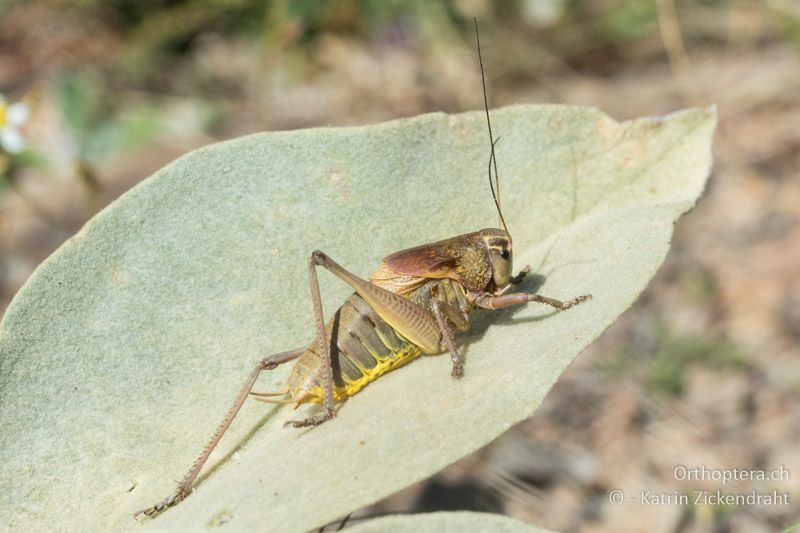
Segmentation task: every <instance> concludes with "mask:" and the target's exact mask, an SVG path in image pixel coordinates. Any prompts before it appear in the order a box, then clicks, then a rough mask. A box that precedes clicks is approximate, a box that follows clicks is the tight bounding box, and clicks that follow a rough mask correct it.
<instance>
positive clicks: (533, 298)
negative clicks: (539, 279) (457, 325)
mask: <svg viewBox="0 0 800 533" xmlns="http://www.w3.org/2000/svg"><path fill="white" fill-rule="evenodd" d="M591 299H592V295H591V294H582V295H581V296H578V297H577V298H573V299H572V300H568V301H566V302H562V301H561V300H556V299H555V298H548V297H547V296H542V295H541V294H530V293H527V292H514V293H511V294H502V295H500V296H493V295H491V294H486V293H484V294H481V295H480V296H478V297H477V298H476V299H475V304H476V305H477V306H478V307H482V308H484V309H502V308H504V307H510V306H512V305H519V304H524V303H528V302H539V303H543V304H546V305H549V306H551V307H555V308H556V309H558V310H560V311H563V310H564V309H569V308H570V307H572V306H573V305H577V304H579V303H581V302H585V301H586V300H591Z"/></svg>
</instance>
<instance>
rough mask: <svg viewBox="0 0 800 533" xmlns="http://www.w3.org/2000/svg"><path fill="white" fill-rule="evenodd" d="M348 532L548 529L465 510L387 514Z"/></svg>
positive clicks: (518, 532) (524, 532) (519, 532)
mask: <svg viewBox="0 0 800 533" xmlns="http://www.w3.org/2000/svg"><path fill="white" fill-rule="evenodd" d="M347 531H348V532H349V533H384V532H386V531H391V532H392V533H464V532H471V531H472V532H481V531H487V532H488V531H491V532H492V533H551V532H549V531H548V530H545V529H540V528H538V527H533V526H531V525H529V524H526V523H525V522H520V521H519V520H515V519H513V518H510V517H508V516H502V515H496V514H489V513H470V512H465V511H460V512H449V513H445V512H442V513H427V514H415V515H390V516H384V517H381V518H375V519H373V520H368V521H367V522H364V523H363V524H359V525H357V526H355V527H351V528H350V529H348V530H347Z"/></svg>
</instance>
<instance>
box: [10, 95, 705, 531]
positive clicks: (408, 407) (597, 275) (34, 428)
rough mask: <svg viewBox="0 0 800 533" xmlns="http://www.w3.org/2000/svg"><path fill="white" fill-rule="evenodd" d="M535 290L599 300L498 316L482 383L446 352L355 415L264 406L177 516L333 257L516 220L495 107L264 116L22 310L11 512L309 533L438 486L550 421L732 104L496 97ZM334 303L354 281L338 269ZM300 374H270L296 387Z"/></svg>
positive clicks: (700, 176)
mask: <svg viewBox="0 0 800 533" xmlns="http://www.w3.org/2000/svg"><path fill="white" fill-rule="evenodd" d="M492 118H493V127H494V129H495V131H496V133H497V135H498V136H499V137H500V138H501V140H500V142H499V144H498V145H497V161H498V167H499V170H500V176H501V187H502V190H501V199H502V204H503V208H504V211H505V215H506V219H507V221H508V225H509V229H510V231H511V234H512V236H513V238H514V255H515V265H516V268H517V269H519V268H520V267H521V266H523V265H525V264H530V265H531V266H532V268H533V272H534V273H535V274H538V276H531V277H530V279H529V280H526V282H525V283H523V284H522V285H521V286H519V287H518V288H517V289H516V290H529V291H530V290H536V291H537V292H540V293H542V294H545V295H548V296H551V297H555V298H560V299H569V298H571V297H574V296H577V295H579V294H583V293H587V292H590V293H592V294H593V296H594V299H593V300H592V301H590V302H586V303H583V304H581V305H579V306H577V307H575V308H573V309H569V310H568V311H565V312H560V313H555V312H553V311H552V310H551V309H550V308H548V307H544V306H541V305H536V304H529V305H528V306H520V307H517V308H514V309H507V310H504V311H499V312H488V311H477V312H476V313H475V314H474V315H473V318H474V324H473V327H472V329H471V333H470V334H469V335H467V336H466V337H462V338H460V342H461V343H462V345H463V346H464V352H465V355H466V365H465V376H464V377H463V378H462V379H461V380H455V379H453V378H451V377H450V358H449V356H447V355H443V356H437V357H422V358H420V359H418V360H416V361H413V362H412V363H411V364H409V365H407V366H405V367H403V368H400V369H398V370H396V371H393V372H390V373H389V374H387V375H385V376H383V377H381V378H380V379H378V380H377V381H375V382H374V383H372V384H370V385H368V386H367V387H366V388H365V389H364V390H363V391H362V392H360V393H359V394H357V395H356V396H354V397H353V398H351V399H350V400H349V401H347V403H346V404H345V405H344V406H343V407H342V408H341V409H340V411H339V415H338V417H337V418H336V419H334V420H332V421H330V422H327V423H325V424H323V425H321V426H319V427H316V428H312V429H305V430H296V429H284V428H283V427H282V424H283V422H284V421H286V420H288V419H290V418H297V417H299V416H302V414H303V413H302V412H300V413H298V412H294V411H292V408H291V407H273V406H269V405H266V404H263V403H259V402H255V401H248V402H246V403H245V406H244V407H243V409H242V412H241V413H240V415H239V417H238V418H237V419H236V420H235V421H234V423H233V425H232V426H231V429H230V430H229V432H228V433H227V434H226V435H225V438H224V439H223V440H222V442H221V443H220V446H219V447H218V448H217V450H216V451H215V452H214V454H213V455H212V457H211V459H210V461H209V463H208V465H207V466H206V469H205V470H204V472H203V474H202V475H201V477H200V480H199V483H196V485H195V490H194V492H193V493H192V494H191V496H190V497H189V498H188V499H187V500H186V501H184V502H182V503H181V504H179V505H178V506H176V507H174V508H171V509H169V510H168V511H167V512H165V513H163V514H162V515H161V516H159V517H157V518H156V519H154V520H142V521H141V522H136V521H134V520H133V518H132V513H133V512H134V511H137V510H139V509H141V508H143V507H147V506H149V505H151V504H153V503H154V502H156V501H158V500H160V499H161V498H163V497H164V496H166V495H167V494H169V493H170V492H171V491H172V490H173V488H174V486H175V482H174V480H176V479H180V478H181V477H182V476H183V474H184V472H185V470H186V469H187V468H188V466H189V465H190V463H191V462H192V460H193V459H194V458H195V456H196V455H197V454H198V453H199V452H200V450H201V448H202V447H203V446H204V444H205V443H206V441H207V439H208V438H209V437H210V436H211V434H212V433H213V431H214V429H215V428H216V425H217V423H218V422H219V420H220V419H221V418H222V417H223V415H224V414H225V412H226V410H227V409H228V406H229V402H230V401H232V400H233V397H234V396H235V394H236V393H237V392H238V390H239V387H240V386H241V385H242V383H243V382H244V380H245V378H246V376H247V374H248V373H249V372H250V370H251V369H252V368H253V366H254V365H255V363H256V362H257V361H258V360H259V359H260V358H262V357H264V356H266V355H269V354H271V353H274V352H278V351H283V350H288V349H291V348H296V347H300V346H304V345H306V344H308V343H309V342H310V340H311V339H312V338H313V336H314V321H313V317H312V313H311V311H312V305H311V299H310V291H309V286H308V277H307V260H308V257H309V255H310V252H311V251H312V250H314V249H317V248H319V249H321V250H323V251H324V252H326V253H327V254H328V255H330V256H331V257H332V258H334V259H335V260H336V261H338V262H339V263H340V264H342V265H344V266H345V267H347V268H349V269H350V270H351V271H353V272H355V273H356V274H359V275H361V276H362V277H366V276H368V275H369V274H370V273H371V272H372V271H373V270H374V269H375V268H376V267H377V266H378V264H379V263H380V259H381V258H382V257H383V256H385V255H388V254H389V253H392V252H395V251H397V250H400V249H403V248H406V247H410V246H414V245H417V244H422V243H424V242H432V241H435V240H439V239H443V238H447V237H451V236H454V235H458V234H462V233H468V232H471V231H476V230H478V229H481V228H484V227H496V226H497V225H498V222H497V213H496V211H495V209H494V204H493V203H492V200H491V196H490V193H489V188H488V184H487V164H488V156H489V150H488V139H487V133H486V124H485V117H484V116H483V114H482V113H481V112H473V113H465V114H461V115H453V116H450V115H444V114H431V115H424V116H419V117H415V118H411V119H405V120H397V121H393V122H388V123H385V124H377V125H373V126H366V127H357V128H337V129H334V128H321V129H309V130H301V131H291V132H276V133H260V134H255V135H250V136H247V137H243V138H240V139H235V140H232V141H229V142H223V143H219V144H214V145H211V146H208V147H206V148H202V149H200V150H196V151H194V152H191V153H189V154H187V155H186V156H184V157H181V158H180V159H178V160H177V161H175V162H173V163H171V164H169V165H167V166H166V167H165V168H163V169H162V170H160V171H159V172H157V173H156V174H155V175H153V176H152V177H151V178H149V179H147V180H145V181H144V182H143V183H141V184H140V185H138V186H137V187H135V188H134V189H133V190H131V191H130V192H128V193H126V194H125V195H124V196H122V197H121V198H119V199H118V200H117V201H116V202H114V203H113V204H112V205H111V206H109V207H108V208H107V209H105V210H104V211H103V212H101V213H100V214H99V215H97V216H96V217H94V218H93V219H92V220H90V221H89V222H88V223H87V224H86V226H85V227H84V228H83V229H82V230H81V231H80V232H79V233H78V234H77V235H75V236H74V237H73V238H71V239H70V240H69V241H68V242H67V243H65V244H64V245H63V246H62V247H61V248H60V249H59V250H58V251H56V252H55V253H54V254H53V255H52V256H51V257H50V258H49V259H48V260H47V261H45V262H44V263H43V264H42V265H41V266H40V267H39V268H38V269H37V270H36V272H35V273H34V274H33V275H32V276H31V278H30V280H29V281H28V283H27V284H26V285H25V286H24V287H23V288H22V290H20V291H19V294H17V296H16V298H15V300H14V302H13V303H12V304H11V306H10V307H9V308H8V311H7V313H6V315H5V317H4V318H3V321H2V323H0V425H1V427H2V428H3V429H2V433H0V486H1V487H2V491H0V523H2V524H5V525H6V526H8V527H9V528H10V529H11V530H19V529H25V530H26V531H37V530H38V531H53V530H80V531H110V530H114V531H124V530H146V529H151V528H152V529H157V530H175V531H179V530H198V529H203V528H210V527H213V526H215V525H219V524H221V523H225V524H226V527H228V530H235V531H244V530H263V529H266V530H280V531H305V530H308V529H311V528H313V527H316V526H319V525H321V524H324V523H327V522H330V521H333V520H335V519H337V517H340V516H342V515H344V514H346V513H348V512H350V511H352V510H354V509H357V508H360V507H362V506H365V505H368V504H370V503H372V502H375V501H376V500H378V499H380V498H382V497H384V496H388V495H390V494H392V493H394V492H396V491H398V490H399V489H401V488H403V487H406V486H408V485H410V484H412V483H414V482H416V481H419V480H421V479H424V478H426V477H428V476H430V475H431V474H433V473H435V472H437V471H438V470H440V469H442V468H443V467H445V466H447V465H448V464H450V463H453V462H454V461H456V460H458V459H459V458H461V457H463V456H465V455H467V454H469V453H471V452H473V451H475V450H477V449H478V448H480V447H481V446H484V445H485V444H487V443H489V442H490V441H491V440H493V439H494V438H496V437H497V436H498V435H500V434H501V433H503V432H504V431H505V430H506V429H508V428H509V427H510V426H511V425H513V424H515V423H517V422H519V421H520V420H522V419H524V418H526V417H528V416H530V415H531V414H532V413H533V412H534V410H535V409H536V407H537V406H538V405H539V404H540V402H541V401H542V399H543V398H544V396H545V394H547V391H548V390H549V389H550V388H551V387H552V385H553V384H554V383H555V381H556V379H558V376H559V375H560V374H561V372H563V371H564V369H565V368H566V367H567V365H569V364H570V362H571V361H572V360H573V359H574V358H575V356H576V355H577V354H578V353H579V352H580V351H581V350H582V349H583V348H584V347H585V346H586V345H587V344H589V343H590V342H591V341H592V340H593V339H594V338H596V337H597V336H598V335H599V334H600V333H601V332H602V331H603V330H604V329H605V328H607V327H608V326H609V325H610V324H611V323H612V322H613V321H614V320H615V319H616V317H618V316H619V315H620V314H621V313H622V312H623V311H624V310H625V309H626V308H628V307H629V306H630V305H631V304H632V303H633V301H634V300H635V299H636V297H637V296H638V295H639V294H640V293H641V291H642V290H643V289H644V287H645V286H646V285H647V283H648V282H649V280H650V279H651V278H652V277H653V275H654V274H655V272H656V270H657V269H658V268H659V266H660V265H661V263H662V262H663V260H664V257H665V255H666V253H667V250H668V248H669V245H670V240H671V237H672V229H673V224H674V222H675V221H676V219H677V218H678V217H679V216H680V215H681V214H682V213H684V212H686V211H687V210H689V209H691V207H692V206H693V205H694V203H695V201H696V200H697V198H698V196H699V195H700V194H701V192H702V190H703V187H704V184H705V181H706V178H707V176H708V173H709V168H710V165H711V139H712V135H713V131H714V128H715V125H716V114H715V111H714V110H713V109H705V110H704V109H692V110H687V111H682V112H678V113H675V114H673V115H670V116H667V117H658V118H644V119H639V120H635V121H630V122H624V123H617V122H615V121H613V120H612V119H610V118H608V117H607V116H606V115H604V114H603V113H601V112H600V111H597V110H595V109H590V108H582V107H568V106H532V105H526V106H515V107H508V108H504V109H500V110H497V111H493V112H492ZM320 280H321V286H322V295H323V302H324V307H325V310H326V314H327V316H328V317H329V316H330V315H331V313H332V312H333V311H334V310H335V309H336V307H338V305H340V304H341V303H342V302H343V301H344V299H345V298H346V297H347V295H348V294H349V293H350V292H351V290H350V289H349V288H348V287H347V286H346V285H345V284H344V283H342V282H341V281H339V280H337V279H336V278H334V277H333V276H332V275H330V274H328V273H326V272H324V271H322V272H320ZM289 367H290V365H284V367H281V368H279V369H278V370H275V371H272V372H266V373H264V374H263V375H262V377H261V379H260V380H259V383H258V384H257V386H256V390H258V391H263V390H279V389H281V388H282V387H283V383H284V380H285V377H286V375H287V374H288V371H289Z"/></svg>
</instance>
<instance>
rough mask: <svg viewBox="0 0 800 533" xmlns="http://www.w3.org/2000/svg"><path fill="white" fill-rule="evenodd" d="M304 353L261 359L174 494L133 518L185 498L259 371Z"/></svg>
mask: <svg viewBox="0 0 800 533" xmlns="http://www.w3.org/2000/svg"><path fill="white" fill-rule="evenodd" d="M304 351H305V348H298V349H296V350H289V351H288V352H280V353H276V354H274V355H271V356H269V357H265V358H264V359H262V360H261V361H260V362H259V363H258V365H256V367H255V368H254V369H253V371H252V372H250V376H248V378H247V381H245V383H244V385H243V386H242V389H241V390H240V391H239V395H238V396H237V397H236V400H235V401H234V402H233V405H231V407H230V409H228V413H227V414H226V415H225V418H223V419H222V422H220V424H219V426H218V427H217V431H216V432H215V433H214V436H213V437H211V440H210V441H209V442H208V444H207V445H206V447H205V448H204V449H203V452H202V453H201V454H200V456H198V458H197V459H195V461H194V463H192V466H191V468H190V469H189V471H188V472H187V473H186V475H185V476H184V477H183V479H182V480H181V481H180V483H178V487H177V488H176V489H175V492H173V493H172V494H170V495H169V496H167V497H166V498H164V499H163V500H161V501H160V502H158V503H156V504H154V505H152V506H151V507H148V508H146V509H142V510H141V511H137V512H136V513H134V515H133V517H134V518H136V517H137V516H139V515H140V514H143V515H146V516H151V515H154V514H156V513H158V512H161V511H163V510H164V509H166V508H167V507H172V506H173V505H175V504H176V503H178V502H180V501H181V500H183V499H184V498H186V496H188V495H189V492H190V489H191V488H192V483H193V482H194V480H195V479H196V478H197V475H198V474H199V473H200V470H201V469H202V468H203V465H204V464H205V463H206V461H207V460H208V457H209V456H210V455H211V452H212V451H214V448H216V447H217V443H219V441H220V439H221V438H222V436H223V435H224V434H225V431H226V430H227V429H228V426H230V425H231V422H233V419H234V418H236V415H237V413H238V412H239V409H241V408H242V404H244V401H245V400H246V399H247V396H248V395H249V394H250V391H252V390H253V385H255V383H256V380H257V379H258V376H259V374H261V371H262V370H272V369H274V368H277V367H278V365H281V364H283V363H285V362H287V361H291V360H293V359H297V358H298V357H300V355H301V354H302V353H303V352H304Z"/></svg>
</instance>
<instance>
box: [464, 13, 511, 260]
mask: <svg viewBox="0 0 800 533" xmlns="http://www.w3.org/2000/svg"><path fill="white" fill-rule="evenodd" d="M472 21H473V22H474V23H475V40H476V41H477V43H478V63H479V64H480V66H481V83H482V84H483V108H484V110H485V111H486V125H487V126H488V127H489V143H490V144H491V146H492V152H491V154H490V155H489V189H490V190H491V191H492V198H493V199H494V205H495V206H497V214H498V215H500V222H501V223H502V224H503V229H504V230H505V232H506V235H508V242H509V244H510V243H511V233H509V231H508V226H506V219H505V218H504V217H503V210H502V209H500V175H499V174H498V173H497V158H496V157H495V153H494V145H495V140H494V137H493V136H492V121H491V120H490V119H489V98H488V97H487V96H486V74H485V73H484V70H483V57H482V56H481V36H480V33H479V32H478V19H477V18H474V17H473V19H472ZM492 167H494V179H495V181H494V183H493V182H492ZM495 186H496V187H497V193H495Z"/></svg>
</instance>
